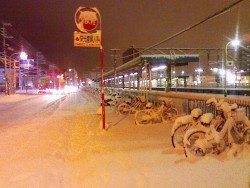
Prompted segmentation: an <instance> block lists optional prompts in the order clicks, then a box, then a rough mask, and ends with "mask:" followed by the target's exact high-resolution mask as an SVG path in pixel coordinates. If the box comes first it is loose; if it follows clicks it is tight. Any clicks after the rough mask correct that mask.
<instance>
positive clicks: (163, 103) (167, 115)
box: [135, 97, 178, 125]
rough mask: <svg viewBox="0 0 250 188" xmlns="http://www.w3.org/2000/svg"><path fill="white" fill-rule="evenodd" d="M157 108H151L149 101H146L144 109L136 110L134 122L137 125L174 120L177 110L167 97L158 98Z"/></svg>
mask: <svg viewBox="0 0 250 188" xmlns="http://www.w3.org/2000/svg"><path fill="white" fill-rule="evenodd" d="M158 100H159V102H160V107H159V108H156V109H155V108H153V104H152V103H151V102H149V103H147V105H146V109H144V110H140V111H137V112H136V114H135V123H136V124H137V125H145V124H149V123H154V122H162V121H163V122H168V121H171V120H174V119H175V118H176V117H177V115H178V111H177V109H176V108H174V107H172V100H171V99H168V98H162V97H161V98H159V99H158Z"/></svg>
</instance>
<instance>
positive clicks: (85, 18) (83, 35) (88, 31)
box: [74, 7, 101, 48]
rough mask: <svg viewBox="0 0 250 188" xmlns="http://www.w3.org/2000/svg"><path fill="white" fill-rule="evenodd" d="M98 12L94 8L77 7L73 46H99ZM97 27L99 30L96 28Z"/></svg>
mask: <svg viewBox="0 0 250 188" xmlns="http://www.w3.org/2000/svg"><path fill="white" fill-rule="evenodd" d="M99 20H100V14H99V11H98V10H97V9H96V8H86V7H79V8H78V9H77V10H76V12H75V24H76V27H77V29H78V31H75V32H74V46H77V47H98V48H99V47H100V46H101V29H100V22H99ZM98 29H99V30H98Z"/></svg>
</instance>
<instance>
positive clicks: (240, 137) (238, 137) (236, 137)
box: [231, 126, 244, 144]
mask: <svg viewBox="0 0 250 188" xmlns="http://www.w3.org/2000/svg"><path fill="white" fill-rule="evenodd" d="M231 135H232V137H233V141H234V143H236V144H242V143H243V142H244V134H243V133H242V131H241V132H239V131H238V130H237V127H235V126H233V127H232V129H231Z"/></svg>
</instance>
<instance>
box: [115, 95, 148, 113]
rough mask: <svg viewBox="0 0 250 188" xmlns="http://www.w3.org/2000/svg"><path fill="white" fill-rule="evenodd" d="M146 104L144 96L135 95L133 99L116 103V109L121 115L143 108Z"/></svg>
mask: <svg viewBox="0 0 250 188" xmlns="http://www.w3.org/2000/svg"><path fill="white" fill-rule="evenodd" d="M145 106H146V99H145V97H144V96H136V97H135V101H134V102H133V103H131V100H126V101H124V102H122V103H121V104H119V105H118V107H117V110H118V112H119V113H120V114H122V115H128V114H132V113H135V112H136V111H137V110H143V109H144V108H145Z"/></svg>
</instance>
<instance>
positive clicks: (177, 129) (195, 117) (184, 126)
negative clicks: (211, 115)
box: [171, 108, 202, 148]
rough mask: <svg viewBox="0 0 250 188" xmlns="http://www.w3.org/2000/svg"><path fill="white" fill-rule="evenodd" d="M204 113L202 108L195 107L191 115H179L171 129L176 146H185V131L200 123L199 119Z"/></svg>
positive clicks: (174, 145) (173, 142)
mask: <svg viewBox="0 0 250 188" xmlns="http://www.w3.org/2000/svg"><path fill="white" fill-rule="evenodd" d="M201 115H202V111H201V109H200V108H195V109H193V110H192V111H191V114H190V115H185V116H181V117H178V118H177V119H176V120H175V122H174V125H173V127H172V131H171V138H172V139H171V140H172V145H173V147H174V148H176V147H183V136H184V134H185V132H186V131H187V130H188V129H189V128H190V127H194V126H195V125H197V124H198V123H199V119H200V117H201Z"/></svg>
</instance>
